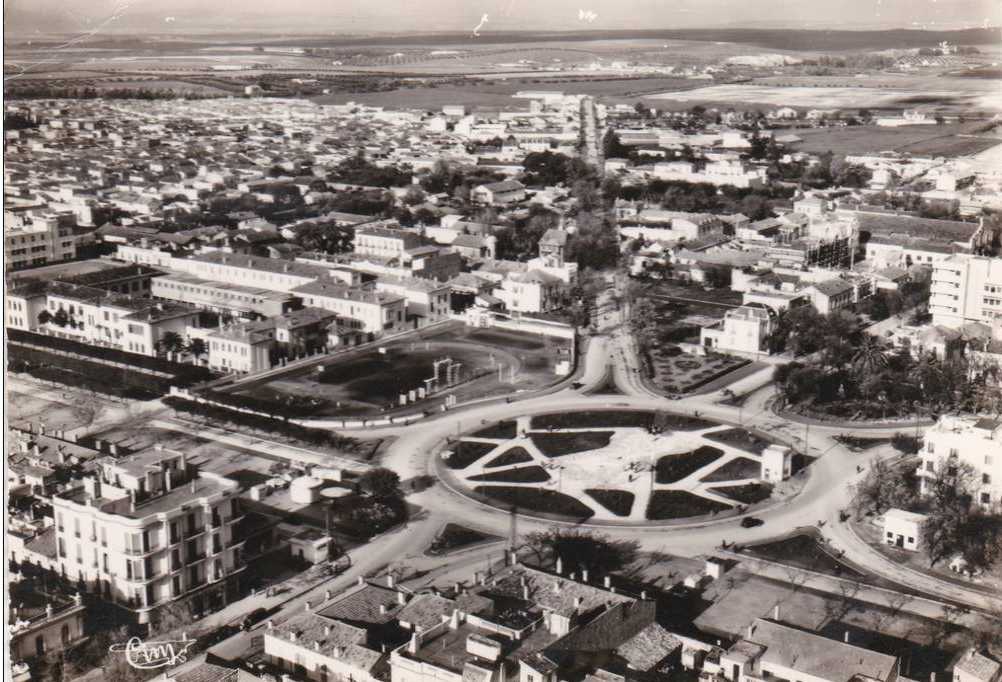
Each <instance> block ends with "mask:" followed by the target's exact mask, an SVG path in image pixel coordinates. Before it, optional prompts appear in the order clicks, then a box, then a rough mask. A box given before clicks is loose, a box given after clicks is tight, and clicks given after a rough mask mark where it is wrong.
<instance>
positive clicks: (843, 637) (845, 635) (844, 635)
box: [842, 630, 849, 644]
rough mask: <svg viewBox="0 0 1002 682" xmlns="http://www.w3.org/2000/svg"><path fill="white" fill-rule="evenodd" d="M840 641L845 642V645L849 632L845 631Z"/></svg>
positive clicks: (847, 641)
mask: <svg viewBox="0 0 1002 682" xmlns="http://www.w3.org/2000/svg"><path fill="white" fill-rule="evenodd" d="M842 641H843V642H845V643H846V644H848V643H849V631H848V630H846V631H845V633H844V634H843V635H842Z"/></svg>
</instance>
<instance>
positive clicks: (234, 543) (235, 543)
mask: <svg viewBox="0 0 1002 682" xmlns="http://www.w3.org/2000/svg"><path fill="white" fill-rule="evenodd" d="M245 542H247V540H246V539H240V540H237V539H233V540H230V541H229V542H227V543H226V549H233V548H234V547H240V546H241V545H243V544H244V543H245Z"/></svg>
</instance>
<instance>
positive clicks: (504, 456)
mask: <svg viewBox="0 0 1002 682" xmlns="http://www.w3.org/2000/svg"><path fill="white" fill-rule="evenodd" d="M531 461H532V455H530V454H529V453H528V452H527V451H526V449H525V448H521V447H518V446H516V447H513V448H510V449H508V450H505V451H504V452H502V453H501V454H500V455H498V456H497V457H495V458H494V459H492V460H491V461H489V462H487V464H485V465H484V467H486V468H488V469H490V468H491V467H503V466H508V465H510V464H521V463H522V462H531Z"/></svg>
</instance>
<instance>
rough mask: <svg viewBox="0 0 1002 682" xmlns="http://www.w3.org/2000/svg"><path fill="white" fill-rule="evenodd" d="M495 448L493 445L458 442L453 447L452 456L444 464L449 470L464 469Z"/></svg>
mask: <svg viewBox="0 0 1002 682" xmlns="http://www.w3.org/2000/svg"><path fill="white" fill-rule="evenodd" d="M496 447H497V445H495V444H494V443H473V442H470V441H465V440H463V441H459V442H458V443H456V444H455V446H454V447H453V449H452V454H451V455H450V456H449V459H447V460H446V461H445V463H446V464H447V465H448V466H449V468H450V469H465V468H466V467H468V466H470V465H471V464H473V463H474V462H476V461H477V460H478V459H480V458H481V457H483V456H484V455H486V454H487V453H488V452H490V451H491V450H493V449H494V448H496Z"/></svg>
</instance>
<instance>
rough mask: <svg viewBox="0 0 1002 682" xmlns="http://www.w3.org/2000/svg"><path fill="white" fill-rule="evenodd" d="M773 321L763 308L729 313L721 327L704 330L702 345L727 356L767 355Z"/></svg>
mask: <svg viewBox="0 0 1002 682" xmlns="http://www.w3.org/2000/svg"><path fill="white" fill-rule="evenodd" d="M772 329H773V318H772V315H771V314H770V312H769V311H768V310H766V309H764V308H757V307H754V308H753V307H749V306H742V307H740V308H736V309H734V310H728V311H727V312H726V313H725V314H724V319H723V321H722V322H721V323H720V325H719V326H717V325H714V326H712V327H703V328H702V329H701V330H700V334H699V342H700V344H701V345H702V346H704V347H706V348H711V349H713V350H718V351H721V352H724V353H729V352H732V353H753V354H758V353H768V351H769V349H768V343H767V341H768V339H769V335H770V334H772Z"/></svg>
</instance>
